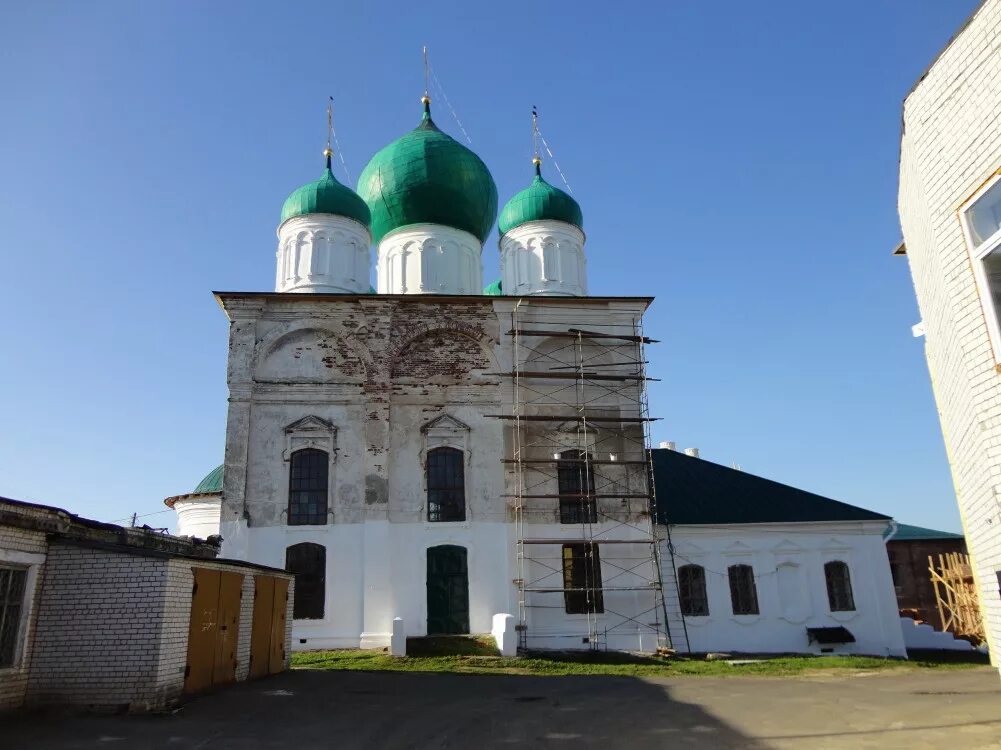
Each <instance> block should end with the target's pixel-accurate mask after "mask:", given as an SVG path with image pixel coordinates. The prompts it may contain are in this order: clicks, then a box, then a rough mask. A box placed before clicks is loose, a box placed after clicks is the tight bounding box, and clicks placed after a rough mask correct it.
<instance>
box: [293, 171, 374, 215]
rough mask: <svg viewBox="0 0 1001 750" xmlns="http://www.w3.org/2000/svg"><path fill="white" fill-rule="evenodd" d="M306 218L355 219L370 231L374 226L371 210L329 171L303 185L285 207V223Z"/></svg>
mask: <svg viewBox="0 0 1001 750" xmlns="http://www.w3.org/2000/svg"><path fill="white" fill-rule="evenodd" d="M306 214H334V215H335V216H345V217H347V218H349V219H354V220H355V221H357V222H359V223H360V224H364V225H365V226H366V227H367V226H369V225H370V224H371V223H372V216H371V214H370V212H369V210H368V206H367V205H366V204H365V201H363V200H362V199H361V198H359V197H358V195H357V194H356V193H355V192H354V191H353V190H352V189H351V188H349V187H348V186H347V185H342V184H341V183H339V182H338V181H337V178H335V177H334V173H333V172H331V171H330V157H327V168H326V169H325V170H323V174H322V175H321V176H320V179H318V180H317V181H316V182H311V183H309V184H308V185H303V186H302V187H301V188H299V189H298V190H296V191H295V192H294V193H292V195H290V196H289V197H288V198H287V199H286V200H285V205H284V206H282V223H284V222H286V221H288V220H289V219H291V218H293V217H295V216H305V215H306Z"/></svg>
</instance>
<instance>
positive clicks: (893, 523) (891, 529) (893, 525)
mask: <svg viewBox="0 0 1001 750" xmlns="http://www.w3.org/2000/svg"><path fill="white" fill-rule="evenodd" d="M887 529H888V530H889V532H890V533H889V534H887V535H886V536H884V537H883V542H884V543H886V542H888V541H890V540H891V539H893V537H895V536H896V535H897V532H898V531H900V524H898V523H897V522H896V521H895V520H893V519H892V518H891V519H890V525H889V526H887ZM884 533H886V532H884Z"/></svg>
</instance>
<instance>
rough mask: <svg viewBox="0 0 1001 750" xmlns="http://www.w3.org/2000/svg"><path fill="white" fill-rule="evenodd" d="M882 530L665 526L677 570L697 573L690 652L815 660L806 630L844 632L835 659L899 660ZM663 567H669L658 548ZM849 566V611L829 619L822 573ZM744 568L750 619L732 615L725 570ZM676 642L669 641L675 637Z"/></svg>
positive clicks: (877, 526) (864, 526)
mask: <svg viewBox="0 0 1001 750" xmlns="http://www.w3.org/2000/svg"><path fill="white" fill-rule="evenodd" d="M885 528H886V524H885V523H883V522H855V523H827V522H813V523H784V524H732V525H726V526H682V525H679V526H672V527H671V536H672V541H673V543H674V547H675V550H676V552H675V565H676V566H677V567H681V566H683V565H686V564H689V563H691V564H695V565H700V566H702V567H703V568H704V569H705V574H706V592H707V594H708V599H709V615H708V616H700V617H693V616H686V617H685V624H686V626H687V630H688V639H689V643H690V646H691V651H692V652H694V653H703V652H708V651H724V652H743V653H820V646H818V645H817V644H815V643H814V644H810V643H809V642H808V638H807V633H806V628H808V627H836V626H839V625H840V626H844V627H845V628H847V629H848V630H849V631H850V632H851V633H852V635H853V636H854V637H855V643H851V644H845V645H839V646H835V647H834V652H835V653H847V654H869V655H876V656H906V650H905V648H904V642H903V634H902V632H901V629H900V620H899V617H898V616H897V600H896V595H895V593H894V589H893V581H892V578H891V576H890V564H889V560H888V558H887V554H886V545H885V543H884V542H883V537H882V532H883V531H884V530H885ZM663 560H664V564H665V565H667V564H670V556H669V555H668V553H667V550H666V549H665V550H664V552H663ZM831 561H841V562H844V563H846V564H847V565H848V568H849V572H850V576H851V586H852V595H853V598H854V603H855V610H854V611H849V612H838V611H835V612H832V611H831V608H830V603H829V601H828V596H827V583H826V579H825V575H824V564H825V563H827V562H831ZM737 564H744V565H751V566H752V567H753V569H754V579H755V585H756V588H757V597H758V609H759V612H760V614H757V615H734V614H733V608H732V605H731V601H730V586H729V579H728V577H727V569H728V568H729V567H730V566H731V565H737ZM675 635H676V636H677V634H675Z"/></svg>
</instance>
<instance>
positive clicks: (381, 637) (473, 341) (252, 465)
mask: <svg viewBox="0 0 1001 750" xmlns="http://www.w3.org/2000/svg"><path fill="white" fill-rule="evenodd" d="M221 299H222V301H223V304H224V307H225V309H226V311H227V313H228V314H229V315H230V317H231V319H232V321H233V323H232V326H231V329H230V330H231V338H230V359H229V371H228V381H229V387H230V407H229V420H228V423H227V442H226V459H225V465H226V468H225V476H224V484H225V486H224V492H223V497H224V501H223V503H222V511H221V514H220V518H221V520H220V532H221V534H222V536H223V539H224V541H223V550H222V554H223V555H224V556H227V557H233V558H237V559H247V560H251V561H254V562H259V563H262V564H266V565H271V566H275V567H284V566H285V553H286V549H287V548H288V547H289V546H290V545H292V544H296V543H299V542H311V543H315V544H320V545H322V546H323V547H324V548H325V550H326V575H325V584H324V586H325V596H324V600H325V607H324V614H323V618H322V619H320V620H295V621H294V622H293V642H292V647H293V648H294V649H313V648H327V647H358V646H361V647H364V648H384V647H388V646H389V645H390V640H391V635H392V621H393V618H395V617H400V618H402V619H403V621H404V623H405V629H406V633H407V634H408V635H411V636H419V635H424V634H426V633H427V617H428V613H427V586H426V575H427V573H426V571H427V550H428V549H429V548H431V547H434V546H437V545H443V544H450V545H458V546H461V547H464V548H465V549H466V550H467V566H468V578H469V626H470V632H473V633H489V632H490V631H491V627H492V620H493V616H494V615H495V614H497V613H504V612H509V613H516V612H518V596H517V586H516V582H515V581H516V579H517V578H518V570H517V556H516V543H515V542H516V537H515V534H516V527H515V525H514V523H513V513H512V510H511V507H510V503H509V500H507V499H506V498H505V495H508V494H510V493H511V492H512V488H511V487H509V485H508V484H507V483H508V482H509V481H511V477H510V474H509V472H505V470H504V465H503V464H502V463H501V460H500V459H501V458H503V457H504V456H506V455H508V454H509V450H510V449H509V446H508V444H507V441H508V440H510V425H508V424H506V423H505V422H503V421H501V420H498V419H495V418H493V417H491V416H489V415H493V414H510V413H511V412H512V408H513V405H512V404H511V402H510V399H511V391H510V383H509V381H507V380H505V379H503V378H500V377H498V376H497V375H496V374H494V373H497V372H499V371H505V370H510V369H511V342H510V337H508V336H506V335H502V334H501V331H502V330H503V331H505V332H506V331H507V330H508V328H504V326H509V325H510V313H511V311H512V309H513V305H514V302H513V301H509V300H505V299H503V298H486V297H480V298H472V299H470V300H469V301H468V302H466V301H456V300H448V301H440V302H439V301H435V300H434V299H433V298H431V297H427V296H424V297H417V298H414V299H413V301H410V300H406V301H404V300H400V299H399V298H385V297H379V296H366V297H362V298H352V299H344V300H331V299H329V298H327V299H323V300H318V299H316V298H311V297H310V296H309V295H300V296H296V297H294V298H293V297H282V298H277V297H268V296H267V295H222V296H221ZM561 305H562V306H561ZM645 307H646V301H645V300H614V301H601V300H597V301H596V300H588V301H587V302H583V303H582V302H580V301H575V302H574V303H573V304H572V305H570V304H564V303H562V302H560V301H559V300H558V299H555V298H542V299H537V300H533V302H532V303H531V304H530V305H524V304H523V305H522V306H521V312H520V315H522V316H523V318H524V319H525V320H526V325H535V324H538V325H545V326H552V325H555V326H560V325H562V326H564V327H573V326H577V325H582V324H584V325H586V324H587V322H588V321H589V320H593V321H594V322H595V324H600V325H601V326H602V329H601V330H603V331H612V330H613V328H612V327H610V325H611V324H614V322H615V321H621V322H622V324H623V326H624V328H623V330H624V331H627V332H631V331H632V321H633V320H634V319H635V318H636V317H638V316H639V315H641V314H642V311H643V310H644V309H645ZM592 309H593V312H592V311H591V310H592ZM533 314H534V315H536V316H537V317H538V321H537V323H533V322H531V321H532V316H533ZM564 349H565V347H564ZM562 356H567V357H572V347H571V349H569V350H566V351H565V352H564V353H563V355H562ZM601 407H602V408H603V409H608V410H611V412H609V413H615V410H616V409H618V408H619V404H618V402H617V401H616V400H615V399H613V400H611V401H609V402H608V403H604V401H603V400H602V401H601ZM605 444H606V445H607V443H605ZM305 446H313V447H319V448H321V449H323V450H326V451H328V453H329V464H328V511H329V512H328V515H327V519H326V521H327V523H326V524H323V525H310V526H289V525H288V523H287V520H288V519H287V507H288V489H289V466H290V464H289V458H290V454H291V452H292V451H293V450H294V449H296V448H297V447H305ZM441 446H447V447H454V448H457V449H459V450H461V451H463V462H464V463H463V468H464V477H465V493H466V494H465V508H466V516H465V519H464V520H462V521H453V522H430V521H428V520H427V504H426V497H427V488H426V486H425V476H426V475H425V460H426V456H427V451H428V450H430V449H431V448H433V447H441ZM548 502H549V504H550V509H552V508H553V507H556V506H555V505H554V501H548ZM602 502H613V501H602ZM614 502H618V501H614ZM553 512H554V513H555V511H553ZM540 533H543V534H546V535H553V536H555V538H559V539H564V538H565V539H566V540H567V541H579V538H580V533H581V530H580V526H579V525H575V524H571V525H559V524H553V525H552V528H548V527H545V528H544V527H540V529H538V530H536V531H533V535H534V536H538V535H539V534H540ZM556 549H559V547H558V546H557V547H556ZM620 553H621V554H625V550H624V549H623V550H616V551H603V553H602V554H603V560H605V561H606V563H607V569H608V570H609V575H611V574H612V572H613V571H614V569H615V567H614V561H615V560H616V559H617V558H616V556H617V555H619V554H620ZM629 554H633V553H632V552H630V553H629ZM646 554H649V552H648V550H647V552H646ZM606 555H607V557H605V556H606ZM625 556H626V557H628V556H629V555H625ZM650 578H651V576H650V575H646V577H645V580H646V581H649V580H650ZM606 596H607V598H606V606H607V607H608V609H610V610H611V609H614V610H615V611H617V612H621V613H624V614H626V615H629V614H637V613H640V612H643V611H645V610H648V609H649V604H646V603H644V601H641V600H643V599H644V597H645V596H647V592H645V591H643V592H641V593H640V594H637V593H636V592H633V591H630V592H609V593H608V594H607V595H606ZM557 598H558V599H559V598H560V597H557ZM581 617H585V616H577V615H566V613H565V612H564V611H563V610H562V609H561V608H557V609H556V610H554V611H551V612H545V613H544V614H541V615H539V616H538V618H537V619H536V620H535V625H536V626H538V627H539V628H541V630H540V633H541V634H542V635H541V637H539V638H537V639H536V640H535V642H534V643H533V644H531V645H533V646H534V647H536V648H543V647H545V648H571V647H578V648H580V647H584V648H586V647H587V644H583V643H580V642H578V643H576V644H574V643H568V642H567V640H566V639H565V638H563V637H561V635H560V634H563V633H566V632H568V631H569V632H577V633H580V632H584V633H587V627H586V625H585V626H584V627H581V626H580V623H579V622H577V621H578V620H579V619H580V618H581ZM648 640H649V642H647V641H648ZM578 641H579V638H578ZM606 645H607V646H608V647H609V648H628V649H637V648H639V649H643V650H649V649H652V648H653V646H654V645H655V644H654V643H653V641H652V639H647V640H644V639H641V638H639V637H638V635H637V634H636V633H630V632H628V629H627V631H625V632H624V631H621V630H620V631H619V632H615V633H612V637H611V638H610V639H608V641H607V642H606Z"/></svg>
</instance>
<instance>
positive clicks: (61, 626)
mask: <svg viewBox="0 0 1001 750" xmlns="http://www.w3.org/2000/svg"><path fill="white" fill-rule="evenodd" d="M195 567H198V568H207V569H210V570H227V571H231V572H236V573H239V574H241V575H242V576H243V585H242V588H241V593H242V597H241V606H240V632H239V636H238V638H239V640H238V641H237V669H236V679H237V680H245V679H246V678H247V674H248V672H249V665H250V638H251V633H252V628H251V621H252V618H253V610H254V575H255V574H258V573H259V572H262V571H258V570H256V569H253V568H245V567H243V566H240V565H237V564H233V563H221V562H214V561H211V560H194V559H188V558H168V557H166V556H162V555H154V556H151V555H148V554H143V553H141V554H129V553H128V552H126V551H119V550H111V549H104V548H95V547H93V546H79V545H74V544H72V543H66V542H59V541H56V542H53V543H52V545H51V547H50V549H49V556H48V560H47V572H46V575H45V581H44V586H43V587H42V595H41V599H40V602H39V609H38V612H39V614H38V618H37V635H36V638H35V653H34V656H33V659H32V661H31V669H30V672H31V674H30V678H29V680H28V691H27V701H26V703H27V704H28V705H30V706H37V705H64V704H71V705H82V706H89V707H96V708H102V709H106V708H127V709H128V710H133V711H135V710H154V709H159V708H162V707H164V706H166V705H169V704H171V703H172V702H174V701H176V700H178V699H179V698H180V697H181V693H182V691H183V688H184V672H185V666H186V664H187V652H188V628H189V625H190V620H191V591H192V585H193V583H194V575H193V573H192V568H195ZM265 574H266V575H274V573H270V572H268V573H265ZM279 575H280V574H279ZM289 578H291V577H290V576H289ZM291 606H292V599H291V597H290V599H289V610H288V620H287V622H289V623H291ZM290 639H291V627H289V628H287V632H286V653H290V651H291V648H290V646H291V641H290Z"/></svg>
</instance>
